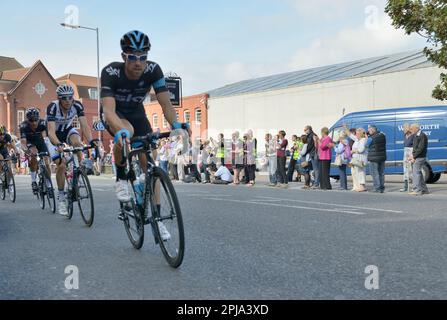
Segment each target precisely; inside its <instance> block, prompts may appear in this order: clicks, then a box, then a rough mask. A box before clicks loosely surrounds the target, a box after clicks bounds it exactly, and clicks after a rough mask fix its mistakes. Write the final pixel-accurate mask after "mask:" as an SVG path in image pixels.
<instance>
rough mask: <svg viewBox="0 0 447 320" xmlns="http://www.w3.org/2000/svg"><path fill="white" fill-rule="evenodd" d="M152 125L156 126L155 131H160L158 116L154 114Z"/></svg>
mask: <svg viewBox="0 0 447 320" xmlns="http://www.w3.org/2000/svg"><path fill="white" fill-rule="evenodd" d="M152 125H153V126H154V128H155V129H158V128H159V126H158V114H156V113H154V114H153V115H152Z"/></svg>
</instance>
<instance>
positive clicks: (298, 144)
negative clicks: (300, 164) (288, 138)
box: [293, 142, 303, 160]
mask: <svg viewBox="0 0 447 320" xmlns="http://www.w3.org/2000/svg"><path fill="white" fill-rule="evenodd" d="M302 148H303V143H302V142H295V149H296V150H295V152H294V153H293V160H298V159H299V157H300V153H301V149H302Z"/></svg>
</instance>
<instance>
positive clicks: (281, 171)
mask: <svg viewBox="0 0 447 320" xmlns="http://www.w3.org/2000/svg"><path fill="white" fill-rule="evenodd" d="M278 137H279V140H278V145H277V147H276V150H277V151H276V157H277V166H278V169H277V171H276V172H277V177H278V182H279V184H278V186H279V187H283V188H287V187H288V185H289V184H288V181H287V174H286V159H287V158H286V150H287V145H288V144H289V141H287V139H286V132H285V131H284V130H281V131H280V132H279V133H278Z"/></svg>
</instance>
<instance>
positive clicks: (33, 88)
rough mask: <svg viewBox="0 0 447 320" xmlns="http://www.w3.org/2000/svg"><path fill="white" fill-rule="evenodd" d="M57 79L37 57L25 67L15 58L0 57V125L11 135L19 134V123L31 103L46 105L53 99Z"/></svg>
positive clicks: (42, 110)
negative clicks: (31, 64) (34, 61)
mask: <svg viewBox="0 0 447 320" xmlns="http://www.w3.org/2000/svg"><path fill="white" fill-rule="evenodd" d="M56 88H57V82H56V81H55V79H54V78H53V77H52V76H51V74H50V73H49V72H48V70H47V68H46V67H45V66H44V64H43V63H42V62H41V61H40V60H39V61H37V62H36V63H35V64H34V65H33V66H31V67H29V68H24V67H23V66H22V65H21V64H20V63H19V62H17V60H15V59H14V58H8V57H0V124H2V125H5V126H6V128H7V129H8V131H9V132H11V133H12V134H13V135H15V136H18V135H19V125H20V123H21V122H22V121H24V119H25V111H26V109H27V108H29V107H30V106H34V107H37V108H39V109H40V111H41V113H42V115H45V112H46V108H47V106H48V105H49V104H50V102H51V101H53V100H54V99H56Z"/></svg>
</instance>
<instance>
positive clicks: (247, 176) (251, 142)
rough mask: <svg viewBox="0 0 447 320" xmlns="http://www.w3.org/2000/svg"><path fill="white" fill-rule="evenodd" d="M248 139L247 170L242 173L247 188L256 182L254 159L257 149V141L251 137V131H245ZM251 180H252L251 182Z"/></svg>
mask: <svg viewBox="0 0 447 320" xmlns="http://www.w3.org/2000/svg"><path fill="white" fill-rule="evenodd" d="M247 137H248V146H249V149H250V156H249V158H248V160H250V161H249V162H250V163H249V164H247V166H246V168H247V170H246V171H245V172H244V182H245V183H246V184H247V185H248V186H252V185H254V183H255V181H256V158H257V148H258V140H257V139H256V138H254V137H253V130H248V131H247ZM251 179H252V180H251Z"/></svg>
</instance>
